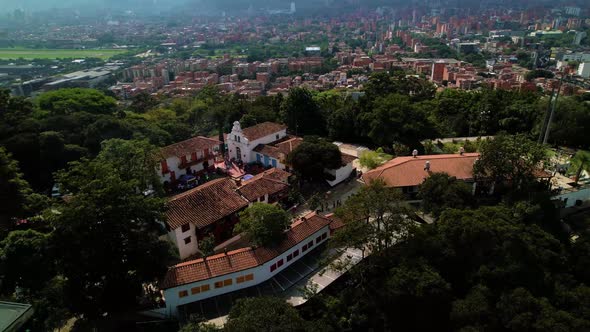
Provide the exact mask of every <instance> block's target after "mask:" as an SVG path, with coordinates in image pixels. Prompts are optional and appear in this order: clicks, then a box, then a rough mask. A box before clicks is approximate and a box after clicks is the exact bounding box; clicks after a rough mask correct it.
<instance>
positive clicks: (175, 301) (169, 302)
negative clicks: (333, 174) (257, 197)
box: [164, 226, 330, 316]
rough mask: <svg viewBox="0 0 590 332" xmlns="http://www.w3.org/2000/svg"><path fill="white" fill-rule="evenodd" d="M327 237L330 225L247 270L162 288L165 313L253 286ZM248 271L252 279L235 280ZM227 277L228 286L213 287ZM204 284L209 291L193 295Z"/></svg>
mask: <svg viewBox="0 0 590 332" xmlns="http://www.w3.org/2000/svg"><path fill="white" fill-rule="evenodd" d="M323 233H327V237H326V239H323V240H321V241H320V242H318V243H316V238H317V237H318V236H321V235H322V234H323ZM329 238H330V227H329V226H325V227H323V228H322V229H321V230H319V231H317V232H315V233H313V234H312V235H311V236H309V237H307V238H306V239H305V240H304V241H302V242H301V243H299V244H297V245H296V246H294V247H292V248H291V249H289V250H287V251H286V252H284V253H283V254H282V255H280V256H278V257H276V258H274V259H272V260H270V261H269V262H266V263H265V264H263V265H259V266H257V267H254V268H251V269H247V270H243V271H239V272H235V273H229V274H226V275H222V276H218V277H214V278H211V279H207V280H203V281H199V282H193V283H190V284H186V285H182V286H177V287H173V288H169V289H166V290H164V298H165V300H166V310H167V314H168V315H170V316H176V315H177V314H178V306H180V305H184V304H188V303H192V302H197V301H200V300H204V299H207V298H210V297H214V296H218V295H222V294H225V293H229V292H233V291H236V290H239V289H243V288H247V287H251V286H255V285H258V284H260V283H262V282H264V281H267V280H268V279H270V278H272V277H273V276H275V275H276V274H277V273H279V272H281V271H283V270H284V269H285V268H287V267H288V266H290V265H291V264H293V263H294V262H296V261H297V260H299V259H300V258H301V257H303V256H305V255H307V254H308V253H310V252H311V251H313V250H314V249H315V248H316V247H317V246H318V245H319V244H320V243H323V242H325V241H327V239H329ZM310 241H313V243H314V244H313V247H311V249H308V250H307V251H305V252H302V251H301V248H302V247H303V246H304V245H306V244H307V243H308V242H310ZM295 250H299V256H297V257H294V258H293V259H292V260H291V261H289V262H287V256H288V255H289V254H291V253H292V252H293V251H295ZM280 259H283V262H284V263H283V265H282V266H281V267H280V268H277V269H276V270H274V271H273V272H270V267H271V266H272V265H273V264H275V263H276V262H277V261H279V260H280ZM250 273H252V274H254V280H252V281H246V282H243V283H240V284H238V283H237V282H236V278H237V277H239V276H242V275H247V274H250ZM227 279H232V284H231V285H230V286H225V287H222V288H215V282H217V281H224V280H227ZM205 284H208V285H209V287H210V289H209V291H206V292H201V293H199V294H195V295H192V294H191V288H193V287H197V286H199V287H200V286H202V285H205ZM183 290H186V291H188V296H185V297H183V298H180V297H179V292H180V291H183Z"/></svg>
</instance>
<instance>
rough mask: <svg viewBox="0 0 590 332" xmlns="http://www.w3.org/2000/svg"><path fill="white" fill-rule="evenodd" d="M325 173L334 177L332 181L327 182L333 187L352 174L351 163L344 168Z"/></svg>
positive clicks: (327, 170)
mask: <svg viewBox="0 0 590 332" xmlns="http://www.w3.org/2000/svg"><path fill="white" fill-rule="evenodd" d="M325 172H326V173H329V174H332V175H333V176H335V177H336V178H335V179H334V180H333V181H328V183H329V184H330V185H331V186H332V187H333V186H335V185H337V184H339V183H340V182H342V181H344V180H346V179H347V178H348V177H349V176H350V173H352V163H348V164H346V166H343V167H340V168H339V169H326V170H325ZM326 181H327V180H326Z"/></svg>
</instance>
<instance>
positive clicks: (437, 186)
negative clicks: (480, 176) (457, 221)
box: [418, 173, 473, 217]
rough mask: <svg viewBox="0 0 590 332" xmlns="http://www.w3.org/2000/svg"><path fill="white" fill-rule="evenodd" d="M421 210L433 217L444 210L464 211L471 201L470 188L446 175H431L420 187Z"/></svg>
mask: <svg viewBox="0 0 590 332" xmlns="http://www.w3.org/2000/svg"><path fill="white" fill-rule="evenodd" d="M418 196H419V197H420V198H421V199H422V209H424V211H425V212H428V213H432V214H433V215H434V216H435V217H438V216H440V214H441V213H442V212H443V211H444V210H446V209H465V208H468V207H469V206H470V205H471V204H472V201H473V196H472V189H471V186H470V185H468V184H466V183H465V182H463V181H460V180H457V178H455V177H452V176H449V175H448V174H446V173H434V174H431V175H430V176H429V177H428V178H426V180H424V182H423V183H422V184H421V185H420V192H419V193H418Z"/></svg>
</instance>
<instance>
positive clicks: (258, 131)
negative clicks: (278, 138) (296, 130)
mask: <svg viewBox="0 0 590 332" xmlns="http://www.w3.org/2000/svg"><path fill="white" fill-rule="evenodd" d="M285 129H287V126H285V125H282V124H280V123H274V122H263V123H259V124H257V125H254V126H252V127H248V128H245V129H242V133H243V134H244V137H246V138H247V139H248V140H250V141H254V140H257V139H259V138H262V137H264V136H268V135H271V134H274V133H278V132H279V131H281V130H285Z"/></svg>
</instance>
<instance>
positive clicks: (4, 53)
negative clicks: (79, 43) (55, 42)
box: [0, 48, 126, 60]
mask: <svg viewBox="0 0 590 332" xmlns="http://www.w3.org/2000/svg"><path fill="white" fill-rule="evenodd" d="M125 52H126V51H125V50H109V49H104V50H98V49H96V50H94V49H84V50H74V49H72V50H66V49H32V48H0V59H2V60H9V59H18V58H23V59H57V58H77V59H81V58H101V59H108V58H110V57H112V56H113V55H116V54H120V53H125Z"/></svg>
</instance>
